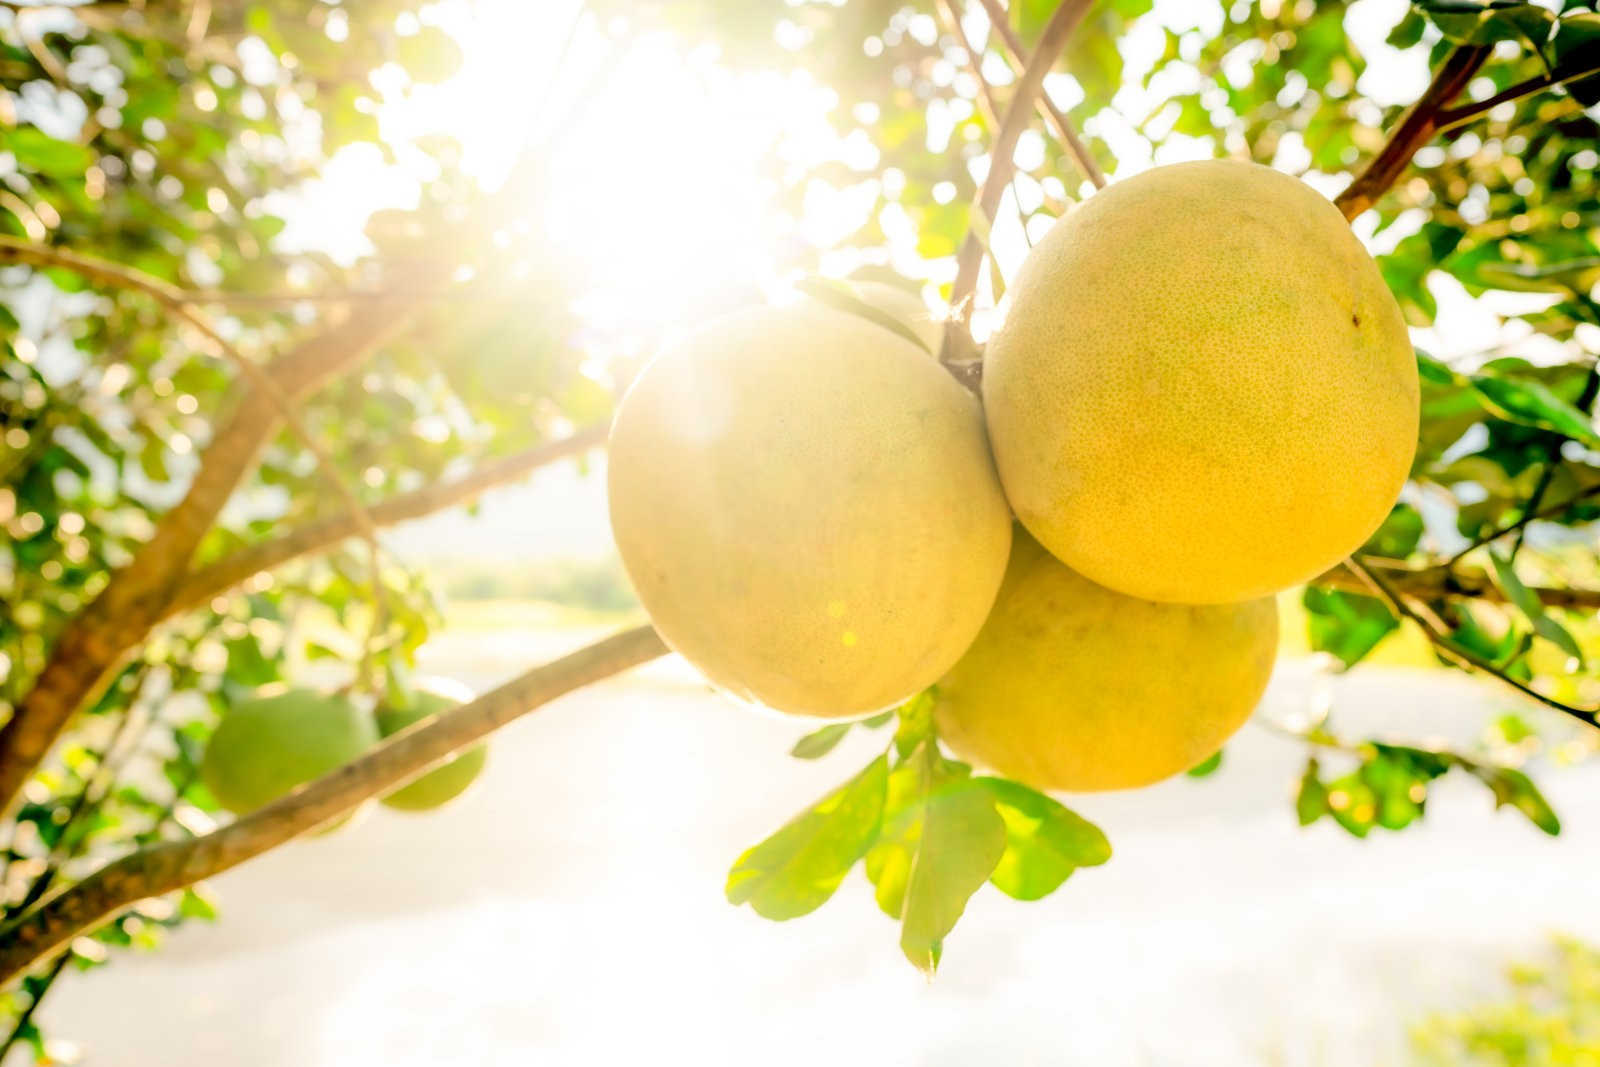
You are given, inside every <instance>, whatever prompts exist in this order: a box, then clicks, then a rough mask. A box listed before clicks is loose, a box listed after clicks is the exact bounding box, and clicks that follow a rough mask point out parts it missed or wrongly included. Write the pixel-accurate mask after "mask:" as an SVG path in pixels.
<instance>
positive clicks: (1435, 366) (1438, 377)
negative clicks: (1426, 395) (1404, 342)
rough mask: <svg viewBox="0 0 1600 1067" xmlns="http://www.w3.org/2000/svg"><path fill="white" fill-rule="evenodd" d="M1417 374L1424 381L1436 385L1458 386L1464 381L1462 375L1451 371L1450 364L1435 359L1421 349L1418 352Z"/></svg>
mask: <svg viewBox="0 0 1600 1067" xmlns="http://www.w3.org/2000/svg"><path fill="white" fill-rule="evenodd" d="M1417 373H1418V374H1419V375H1421V376H1422V380H1423V381H1425V382H1432V383H1433V384H1434V385H1456V384H1458V383H1460V382H1462V381H1464V379H1463V377H1462V376H1461V375H1459V374H1457V373H1456V372H1455V371H1453V370H1451V369H1450V365H1449V364H1447V363H1444V362H1443V361H1441V360H1437V359H1434V358H1433V357H1432V356H1430V355H1428V354H1427V353H1426V352H1424V351H1422V350H1421V349H1418V350H1417Z"/></svg>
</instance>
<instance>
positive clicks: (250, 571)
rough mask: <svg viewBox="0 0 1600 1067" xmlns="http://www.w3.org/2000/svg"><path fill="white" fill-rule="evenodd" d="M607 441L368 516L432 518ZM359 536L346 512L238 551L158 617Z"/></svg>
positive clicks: (597, 438)
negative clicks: (496, 487)
mask: <svg viewBox="0 0 1600 1067" xmlns="http://www.w3.org/2000/svg"><path fill="white" fill-rule="evenodd" d="M605 439H606V427H604V426H591V427H589V428H588V429H584V430H579V431H578V432H577V433H574V434H572V435H571V436H569V437H564V438H561V439H560V440H557V441H551V442H549V443H547V444H542V445H538V446H536V447H534V448H530V449H528V450H526V451H524V452H518V453H516V454H515V455H511V456H506V457H505V458H503V459H497V460H494V461H493V462H490V463H486V464H484V465H483V466H481V467H479V468H478V469H476V470H474V471H472V472H471V473H469V474H466V475H463V476H462V477H460V478H456V479H454V480H452V481H448V482H438V483H436V484H434V485H430V486H427V487H425V488H423V489H418V490H416V491H415V492H411V493H403V494H401V495H399V496H394V497H391V498H389V499H388V500H385V501H383V502H381V503H378V504H374V505H373V506H372V507H370V508H368V509H367V514H368V516H370V517H371V519H372V521H373V522H374V523H376V524H377V525H379V526H393V525H394V524H396V523H400V522H405V521H407V520H409V519H417V518H421V517H422V516H424V515H431V514H432V513H434V512H436V511H442V510H444V509H445V508H448V507H451V506H453V505H456V504H461V503H464V502H466V501H468V500H471V499H472V498H474V497H476V496H478V495H479V494H481V493H483V492H484V491H485V490H488V489H492V488H494V487H495V486H497V485H503V484H505V483H506V482H511V481H515V480H516V479H518V478H521V477H524V476H525V475H527V474H529V473H531V472H532V471H535V470H537V469H538V468H540V467H543V466H546V465H548V464H551V463H554V462H556V461H557V460H561V459H565V458H567V457H568V456H575V455H578V454H580V453H583V452H587V451H588V450H590V449H592V448H598V447H599V446H601V445H603V444H605ZM360 532H361V530H360V527H359V525H358V524H357V521H356V518H355V516H354V515H351V514H349V513H348V512H347V513H345V514H342V515H337V516H334V517H333V518H329V519H323V520H321V521H318V522H312V523H308V524H307V525H305V526H302V527H300V528H299V529H297V530H291V531H289V532H288V533H286V534H282V535H281V536H278V537H274V538H272V539H271V540H268V541H262V542H260V543H259V544H255V545H250V546H249V547H247V548H243V549H240V550H239V551H238V552H235V553H234V554H233V555H231V556H225V557H223V558H222V559H220V560H217V561H216V562H215V563H209V564H207V565H205V566H204V567H201V568H199V569H198V570H196V571H194V572H192V573H191V574H189V575H188V576H187V577H186V578H184V580H183V581H182V583H181V584H180V585H179V586H178V587H177V589H176V590H175V591H174V592H173V595H172V597H171V599H170V601H169V603H168V604H167V605H166V607H165V609H164V610H163V612H162V617H163V618H165V617H167V616H169V615H176V614H178V613H179V612H182V611H187V610H188V609H190V608H194V607H198V606H200V605H201V604H204V603H206V602H207V601H209V600H211V599H212V598H213V597H215V596H217V595H219V594H221V593H225V592H227V591H228V590H229V589H232V588H233V587H234V586H236V585H238V584H239V583H240V582H243V581H244V580H245V579H247V578H249V577H250V576H252V575H255V574H259V573H261V572H262V571H268V570H271V569H272V568H274V567H277V566H279V565H281V564H283V563H286V562H288V561H289V560H291V559H296V558H298V557H300V556H305V555H310V554H311V553H313V552H319V551H321V550H323V549H326V548H329V547H330V546H332V545H335V544H338V543H339V542H340V541H343V540H344V539H345V538H347V537H353V536H355V535H356V534H358V533H360Z"/></svg>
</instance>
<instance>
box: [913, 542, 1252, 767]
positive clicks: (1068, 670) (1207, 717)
mask: <svg viewBox="0 0 1600 1067" xmlns="http://www.w3.org/2000/svg"><path fill="white" fill-rule="evenodd" d="M1277 643H1278V606H1277V602H1276V601H1275V600H1274V599H1273V598H1271V597H1263V598H1262V599H1259V600H1251V601H1245V602H1243V603H1239V604H1210V605H1188V604H1162V603H1157V602H1155V601H1150V600H1139V599H1136V598H1134V597H1128V596H1123V595H1122V594H1121V593H1115V592H1112V591H1111V590H1109V589H1106V588H1104V587H1102V586H1098V585H1095V584H1094V583H1093V582H1091V581H1089V580H1088V579H1087V578H1084V577H1083V576H1082V575H1080V574H1077V573H1075V572H1074V571H1072V570H1071V569H1069V568H1068V567H1066V566H1064V565H1063V564H1062V563H1061V562H1060V561H1058V560H1057V559H1056V558H1055V557H1054V556H1052V555H1050V553H1048V552H1046V551H1045V550H1044V549H1043V548H1042V547H1040V545H1039V543H1038V542H1037V541H1035V540H1034V539H1033V538H1031V537H1029V536H1028V535H1027V534H1026V533H1024V532H1023V531H1021V530H1018V531H1017V536H1016V541H1015V543H1014V546H1013V548H1012V550H1011V564H1010V566H1009V567H1008V568H1007V570H1006V579H1005V583H1004V584H1003V585H1002V586H1001V587H1000V595H999V597H998V598H997V599H996V601H995V606H994V611H993V612H992V613H991V614H990V616H989V621H988V622H986V623H985V624H984V627H983V632H982V633H980V634H979V635H978V639H977V641H975V642H974V643H973V645H972V647H971V648H970V649H968V650H967V654H966V655H965V656H963V657H962V658H961V662H959V663H957V664H956V665H955V667H954V668H953V669H951V671H950V673H949V674H947V675H946V676H945V678H944V680H943V681H941V682H940V683H939V690H938V701H937V703H936V704H935V712H934V714H935V718H936V722H937V724H938V729H939V736H940V738H941V739H942V740H944V741H945V742H946V743H947V744H948V745H949V746H950V747H951V748H952V749H953V750H954V751H955V752H956V753H957V754H958V755H959V756H961V758H962V759H965V760H969V761H971V762H974V763H980V764H983V765H986V766H988V767H991V768H993V769H994V770H996V771H999V772H1000V773H1001V774H1004V775H1006V776H1008V777H1011V778H1015V779H1017V780H1018V781H1022V782H1026V783H1028V784H1029V785H1032V786H1034V787H1036V788H1039V789H1058V790H1065V791H1068V792H1090V791H1097V790H1105V789H1132V788H1134V787H1137V786H1143V785H1149V784H1151V783H1152V782H1158V781H1160V780H1161V779H1163V778H1167V777H1170V776H1171V775H1174V774H1177V773H1179V772H1180V771H1185V770H1188V769H1189V768H1190V767H1193V766H1194V765H1195V764H1197V763H1199V762H1200V761H1201V760H1203V759H1205V758H1206V757H1207V756H1210V755H1211V754H1212V753H1213V752H1215V751H1216V750H1217V749H1218V748H1220V747H1221V746H1222V743H1223V742H1224V741H1226V740H1227V739H1228V738H1229V737H1230V736H1232V735H1233V733H1234V731H1236V730H1237V729H1238V728H1239V727H1240V726H1242V725H1244V722H1245V720H1246V719H1248V718H1249V717H1250V713H1251V711H1252V710H1254V708H1255V706H1256V703H1257V701H1259V700H1260V698H1261V693H1262V691H1263V690H1264V689H1265V688H1266V685H1267V679H1268V677H1269V676H1270V675H1271V674H1272V662H1273V658H1274V655H1275V653H1276V651H1277Z"/></svg>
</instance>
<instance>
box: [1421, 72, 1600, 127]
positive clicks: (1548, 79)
mask: <svg viewBox="0 0 1600 1067" xmlns="http://www.w3.org/2000/svg"><path fill="white" fill-rule="evenodd" d="M1596 74H1600V63H1596V64H1593V65H1591V66H1589V67H1585V68H1581V69H1578V70H1555V71H1551V72H1550V73H1548V74H1542V75H1540V76H1539V77H1537V78H1529V79H1528V80H1527V81H1524V82H1518V83H1517V84H1515V85H1512V86H1509V87H1507V88H1505V89H1502V90H1501V91H1500V92H1498V93H1495V94H1494V95H1493V96H1491V97H1487V98H1485V99H1483V100H1478V101H1475V102H1473V103H1471V104H1462V105H1461V106H1460V107H1450V108H1445V109H1444V110H1442V111H1440V112H1439V132H1441V133H1443V132H1445V131H1446V130H1453V129H1456V128H1457V127H1459V126H1465V125H1466V124H1467V123H1469V122H1473V121H1474V120H1476V119H1478V118H1479V117H1480V116H1482V115H1484V114H1486V113H1488V112H1490V111H1493V110H1494V109H1495V108H1497V107H1499V106H1500V105H1501V104H1509V103H1512V102H1514V101H1517V100H1522V99H1525V98H1526V97H1530V96H1534V95H1537V94H1538V93H1542V92H1544V91H1545V90H1546V89H1553V88H1555V87H1556V86H1558V85H1568V84H1571V83H1572V82H1575V81H1582V80H1583V79H1584V78H1589V77H1593V76H1594V75H1596Z"/></svg>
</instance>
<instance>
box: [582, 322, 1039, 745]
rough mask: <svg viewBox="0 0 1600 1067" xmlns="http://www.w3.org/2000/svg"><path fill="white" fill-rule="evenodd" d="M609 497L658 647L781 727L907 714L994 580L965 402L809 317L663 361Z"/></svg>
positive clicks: (982, 443)
mask: <svg viewBox="0 0 1600 1067" xmlns="http://www.w3.org/2000/svg"><path fill="white" fill-rule="evenodd" d="M607 476H608V483H609V484H608V488H609V496H610V504H611V527H612V531H613V533H614V534H615V536H616V541H617V547H618V549H619V550H620V552H621V555H622V561H623V563H624V565H625V566H626V568H627V571H628V575H629V577H630V578H631V579H632V581H633V585H634V588H635V590H637V592H638V594H639V598H640V600H641V601H642V602H643V604H644V607H645V610H646V611H647V612H649V614H650V618H651V619H652V621H654V623H655V624H656V628H657V629H658V630H659V631H660V632H661V636H662V638H663V639H664V640H665V641H666V642H667V644H669V645H670V646H672V648H673V649H675V650H676V651H678V652H680V653H682V655H683V656H684V657H685V658H686V659H688V660H689V661H690V662H691V663H693V664H695V666H697V667H698V668H699V669H700V670H701V671H702V672H703V673H704V674H705V675H706V676H707V677H708V678H709V679H711V681H712V682H714V683H715V684H717V685H719V686H721V687H723V688H725V689H727V690H729V691H731V692H732V693H734V694H735V695H736V696H739V697H742V698H745V699H748V700H753V701H757V702H760V703H762V704H766V705H768V706H769V707H772V708H775V709H777V710H780V711H786V712H791V713H796V714H804V715H817V716H826V717H845V716H851V715H860V714H865V713H868V712H872V711H877V710H879V709H882V708H886V707H889V706H891V705H893V704H896V703H898V702H900V701H902V700H905V699H906V698H908V697H909V696H911V695H912V694H914V693H916V692H917V691H919V690H920V689H922V688H924V687H925V686H927V685H929V684H930V683H932V682H933V681H934V680H935V679H937V678H938V677H939V676H940V675H941V674H943V673H944V672H945V671H946V670H947V669H949V667H950V665H951V664H953V663H954V662H955V661H956V659H957V658H958V657H960V655H961V653H962V652H963V651H964V650H965V649H966V647H967V645H968V644H969V643H970V642H971V640H972V638H973V637H974V636H975V635H976V634H977V632H978V628H979V627H980V626H982V625H983V619H984V616H985V615H986V614H987V613H988V610H989V605H990V604H991V603H992V602H993V600H994V594H995V591H996V590H997V589H998V588H999V586H1000V578H1001V576H1002V574H1003V573H1004V572H1005V562H1006V555H1007V552H1008V551H1009V547H1010V541H1011V519H1010V513H1009V511H1008V509H1007V507H1006V503H1005V498H1004V496H1003V495H1002V493H1001V491H1000V484H999V481H998V479H997V478H996V476H995V473H994V465H993V462H992V460H991V458H990V455H989V446H988V443H987V441H986V440H985V437H984V430H983V420H982V416H981V414H980V412H979V408H978V404H977V401H976V399H975V398H974V397H973V396H972V395H971V394H969V393H967V392H966V391H965V390H964V389H962V388H961V387H960V386H959V385H958V384H957V383H956V382H955V381H954V379H952V378H951V377H950V376H949V374H948V373H946V372H945V370H944V369H943V368H942V367H940V366H939V364H938V363H937V362H935V361H934V360H932V359H930V358H928V354H927V353H926V352H923V351H922V350H921V349H919V348H918V347H917V346H916V345H913V344H912V343H911V342H910V341H907V340H906V339H904V338H902V337H900V336H898V335H896V334H895V333H894V332H892V331H890V330H888V329H885V328H884V327H882V326H879V325H877V324H876V323H873V322H871V321H869V320H867V319H864V318H860V317H857V316H852V315H847V314H844V313H842V312H839V311H835V310H832V309H828V308H823V307H819V306H818V305H816V304H815V303H811V302H802V303H800V304H797V305H794V306H790V307H785V308H754V309H749V310H745V311H741V312H738V313H736V314H733V315H729V316H727V317H725V318H723V319H720V320H718V321H716V322H714V323H712V324H710V325H708V326H707V327H706V328H704V329H703V330H701V331H700V332H699V333H697V334H695V335H692V336H690V337H689V338H687V339H686V340H684V341H683V342H682V343H680V344H678V345H676V346H674V347H671V348H669V349H668V350H666V351H664V352H662V353H661V354H660V355H659V356H658V357H657V358H656V359H655V360H654V361H653V362H652V363H651V364H650V365H649V366H648V367H647V368H646V369H645V370H644V372H643V373H642V374H641V375H640V376H639V378H638V380H637V381H636V382H635V383H634V385H633V387H632V389H630V390H629V392H628V394H627V396H626V397H625V398H624V399H623V401H622V405H621V407H620V409H619V410H618V412H617V417H616V422H615V424H614V425H613V427H612V431H611V445H610V450H609V459H608V475H607Z"/></svg>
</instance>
